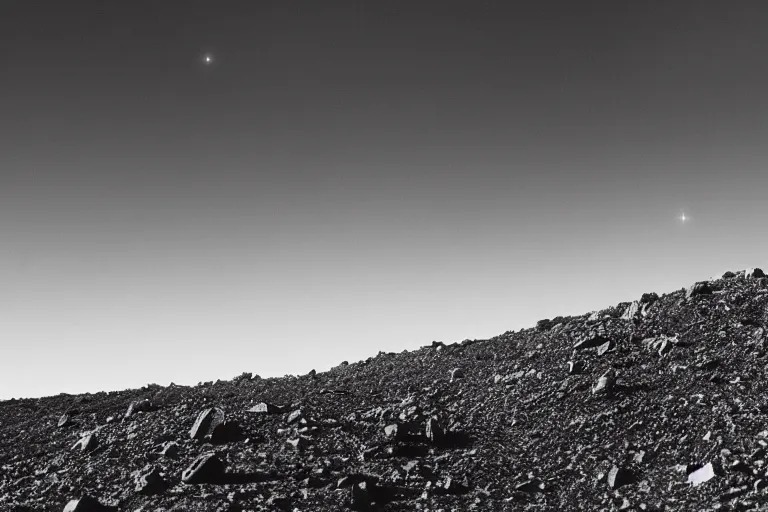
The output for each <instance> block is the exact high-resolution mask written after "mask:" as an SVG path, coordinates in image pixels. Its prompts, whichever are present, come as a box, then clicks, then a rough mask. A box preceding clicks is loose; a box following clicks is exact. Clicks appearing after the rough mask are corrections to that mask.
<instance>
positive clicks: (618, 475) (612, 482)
mask: <svg viewBox="0 0 768 512" xmlns="http://www.w3.org/2000/svg"><path fill="white" fill-rule="evenodd" d="M634 480H635V476H634V474H633V473H632V471H631V470H629V469H626V468H620V467H618V466H613V467H612V468H611V470H610V471H609V472H608V487H610V488H611V489H618V488H619V487H621V486H623V485H627V484H631V483H633V482H634Z"/></svg>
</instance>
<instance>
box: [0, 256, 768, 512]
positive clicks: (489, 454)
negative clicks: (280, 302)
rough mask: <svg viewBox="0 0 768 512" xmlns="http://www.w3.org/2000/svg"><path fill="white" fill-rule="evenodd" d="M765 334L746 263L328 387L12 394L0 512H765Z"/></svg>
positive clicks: (392, 357) (4, 423)
mask: <svg viewBox="0 0 768 512" xmlns="http://www.w3.org/2000/svg"><path fill="white" fill-rule="evenodd" d="M766 325H768V278H767V277H765V276H764V275H763V272H762V271H761V270H760V269H748V270H746V271H740V272H727V273H725V274H724V275H723V276H722V277H721V278H717V279H712V280H708V281H702V282H699V283H695V284H693V285H692V286H691V287H689V288H687V289H682V290H679V291H675V292H673V293H669V294H665V295H661V296H658V295H656V294H654V293H646V294H644V295H642V297H639V298H638V299H637V300H636V301H633V302H626V303H621V304H618V305H616V306H614V307H609V308H607V309H605V310H602V311H599V312H593V313H588V314H584V315H581V316H571V317H558V318H554V319H551V320H541V321H540V322H538V323H537V325H536V327H535V328H531V329H525V330H521V331H519V332H511V331H510V332H506V333H504V334H501V335H499V336H496V337H494V338H491V339H487V340H464V341H462V342H460V343H454V344H443V343H441V342H432V344H431V345H428V346H425V347H422V348H421V349H419V350H415V351H412V352H403V353H383V352H380V353H379V354H378V355H377V356H376V357H371V358H369V359H367V360H365V361H360V362H356V363H352V364H347V363H346V362H344V363H342V364H340V365H339V366H337V367H335V368H332V369H331V370H330V371H327V372H324V373H316V372H314V371H312V372H310V373H309V374H307V375H302V376H286V377H281V378H269V379H262V378H260V377H258V376H253V375H251V374H249V373H244V374H242V375H240V376H239V377H236V378H234V379H233V380H231V381H217V382H215V383H212V382H208V383H201V384H199V385H197V386H177V385H173V384H172V385H170V386H168V387H162V386H158V385H150V386H145V387H143V388H141V389H134V390H126V391H120V392H110V393H106V392H101V393H95V394H84V395H67V394H61V395H57V396H53V397H46V398H40V399H14V400H8V401H4V402H0V510H2V511H9V512H22V511H57V512H62V511H65V512H91V511H95V512H100V511H130V512H168V511H191V512H194V511H205V512H208V511H211V512H230V511H231V512H246V511H294V512H298V511H301V512H309V511H312V512H318V511H344V510H363V511H367V510H370V511H375V510H379V511H399V510H404V511H410V510H421V511H433V512H437V511H443V512H448V511H469V510H477V511H507V510H509V511H514V510H541V511H550V510H551V511H557V510H563V511H568V510H585V511H618V510H628V511H630V510H649V511H660V510H665V511H699V510H721V511H730V510H766V511H768V393H766V392H767V391H768V379H766V377H767V376H768V375H766V374H767V373H768V357H767V355H768V352H767V351H766V343H767V342H766V340H767V339H768V333H766ZM114 364H119V362H118V361H115V363H114Z"/></svg>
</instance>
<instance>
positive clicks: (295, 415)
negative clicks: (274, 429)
mask: <svg viewBox="0 0 768 512" xmlns="http://www.w3.org/2000/svg"><path fill="white" fill-rule="evenodd" d="M302 414H303V413H302V411H301V409H296V410H295V411H293V412H292V413H291V414H289V415H288V419H287V420H286V423H287V424H289V425H290V424H291V423H296V422H297V421H299V420H300V419H301V416H302Z"/></svg>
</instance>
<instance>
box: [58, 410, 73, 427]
mask: <svg viewBox="0 0 768 512" xmlns="http://www.w3.org/2000/svg"><path fill="white" fill-rule="evenodd" d="M71 424H72V418H70V417H69V414H66V413H65V414H62V415H61V416H60V417H59V421H58V422H57V423H56V426H57V427H59V428H62V427H66V426H69V425H71Z"/></svg>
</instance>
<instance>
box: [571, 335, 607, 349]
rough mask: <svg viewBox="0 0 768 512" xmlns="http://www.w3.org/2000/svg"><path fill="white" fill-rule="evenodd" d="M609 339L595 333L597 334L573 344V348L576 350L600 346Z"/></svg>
mask: <svg viewBox="0 0 768 512" xmlns="http://www.w3.org/2000/svg"><path fill="white" fill-rule="evenodd" d="M607 341H608V340H607V339H606V338H603V337H602V336H599V335H596V334H595V335H591V336H588V337H586V338H584V339H582V340H581V341H579V342H578V343H576V344H575V345H574V346H573V348H574V349H575V350H582V349H585V348H595V347H599V346H600V345H602V344H603V343H605V342H607Z"/></svg>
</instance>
